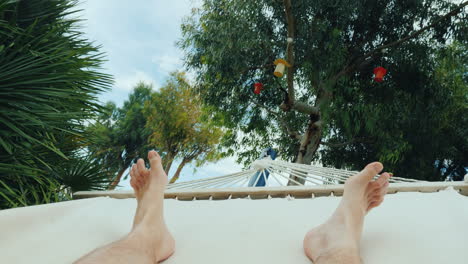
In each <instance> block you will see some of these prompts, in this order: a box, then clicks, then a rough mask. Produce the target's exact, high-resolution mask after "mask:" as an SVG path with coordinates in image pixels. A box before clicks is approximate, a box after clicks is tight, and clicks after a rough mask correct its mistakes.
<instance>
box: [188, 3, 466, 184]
mask: <svg viewBox="0 0 468 264" xmlns="http://www.w3.org/2000/svg"><path fill="white" fill-rule="evenodd" d="M467 4H468V2H463V3H461V4H459V5H455V4H453V3H451V2H450V1H444V0H428V1H370V0H360V1H355V2H353V5H349V2H348V1H340V0H338V1H322V0H315V1H305V0H302V1H301V0H297V1H290V0H284V1H283V2H280V1H270V0H262V1H242V0H234V1H224V0H205V1H204V2H203V6H202V8H200V9H194V10H193V13H192V16H191V17H189V18H188V19H187V20H186V22H185V23H184V24H183V25H182V32H183V40H182V41H181V42H180V43H179V45H180V46H181V47H182V48H183V49H185V51H186V58H185V61H186V64H187V65H188V67H189V69H191V70H194V71H195V72H196V73H197V75H198V79H197V86H196V87H197V88H198V90H199V92H200V94H201V96H202V98H203V99H204V101H205V103H207V104H209V105H211V106H213V107H214V108H215V109H218V110H219V111H220V112H223V113H224V114H225V115H226V121H227V122H226V125H227V126H228V127H229V128H230V129H231V131H232V132H231V133H228V136H227V137H226V138H225V140H224V144H225V145H226V146H228V147H230V148H231V151H232V150H234V149H245V150H244V151H242V152H240V153H238V156H239V159H240V160H242V161H244V162H245V163H249V162H250V161H252V160H253V159H255V158H256V156H257V155H258V150H259V149H261V148H263V147H266V146H271V145H272V146H276V147H278V148H279V149H280V150H281V152H282V156H283V158H285V159H288V160H292V161H294V162H297V163H305V164H310V162H311V161H312V160H313V159H318V158H320V157H322V162H323V163H324V164H326V165H327V164H329V165H334V166H336V167H346V168H351V169H358V168H360V167H361V166H362V164H364V163H367V162H369V161H372V160H376V159H377V160H381V161H382V162H384V163H385V165H386V167H387V168H388V169H390V170H391V171H393V172H395V173H398V175H399V176H404V177H411V178H419V177H425V178H427V179H431V180H434V179H441V178H442V177H441V176H440V173H438V174H437V173H435V172H433V171H434V164H435V161H436V160H444V159H450V160H451V161H454V162H455V160H457V162H460V161H461V160H463V161H461V162H462V163H463V162H465V164H466V162H467V161H466V158H460V157H459V156H457V157H458V158H454V156H453V155H451V154H450V155H449V154H447V153H450V151H449V150H448V148H450V147H451V146H447V145H445V144H444V143H443V142H444V141H443V140H442V137H443V133H442V132H441V131H442V130H447V129H449V126H447V125H443V124H446V123H443V124H440V122H442V121H441V120H442V119H443V118H442V117H444V116H448V115H449V116H450V118H449V119H450V120H453V119H454V118H453V117H454V113H455V112H459V111H461V110H460V108H458V110H457V111H454V110H453V109H452V110H450V108H448V107H446V103H447V102H451V101H454V100H458V102H460V100H462V101H463V102H465V103H466V98H460V97H454V96H452V92H453V91H454V90H457V89H458V90H459V88H457V87H455V86H452V85H442V80H441V79H439V78H437V76H436V75H435V73H436V72H437V70H438V69H439V67H440V62H439V61H438V60H437V59H436V58H438V56H439V53H440V52H441V51H442V50H444V49H446V48H447V46H448V45H450V43H452V42H453V41H460V42H461V43H466V34H465V33H466V28H467V27H466V23H467V22H466V21H467V19H466V16H467V14H466V12H464V8H465V6H466V5H467ZM287 38H289V39H290V41H289V42H288V41H287ZM465 55H466V54H465ZM465 57H466V56H465ZM276 58H284V59H286V60H287V61H288V62H289V63H290V64H291V65H292V66H291V67H289V68H287V78H282V79H277V78H276V77H274V76H273V75H272V72H273V67H274V65H272V63H273V61H274V60H275V59H276ZM439 58H440V57H439ZM377 66H385V67H386V68H388V70H389V73H388V74H387V76H386V78H385V81H384V82H383V83H375V82H374V81H372V69H373V68H374V67H377ZM465 72H466V71H465ZM254 82H261V83H263V85H264V87H265V90H264V91H263V92H261V93H260V94H259V95H254V94H253V93H252V87H251V86H252V84H253V83H254ZM462 84H463V85H465V86H466V76H465V77H464V79H463V80H462ZM442 94H443V95H445V97H440V95H442ZM457 105H460V104H457ZM431 115H434V117H436V118H433V119H431ZM418 121H421V122H418ZM434 127H436V128H437V129H434ZM421 131H424V133H425V134H426V137H425V138H426V140H427V139H430V140H431V144H432V143H434V142H437V144H434V145H436V146H437V148H436V149H435V151H430V153H431V154H430V155H415V154H416V153H420V152H423V151H424V148H422V146H423V144H422V142H421V141H420V139H421V138H418V136H417V135H418V134H420V133H421ZM460 136H461V135H460V133H459V134H457V138H458V139H460ZM426 142H427V141H426ZM320 147H321V148H320ZM426 147H427V144H426ZM319 148H320V149H321V151H320V153H319V152H317V151H318V150H319ZM343 151H345V154H344V155H343V154H342V153H343ZM460 153H461V152H458V154H457V155H460ZM319 154H320V155H319ZM436 154H437V155H436ZM457 164H458V165H461V164H460V163H457ZM419 169H423V171H419ZM428 171H431V174H430V175H425V174H424V173H425V172H428ZM418 175H420V176H418ZM293 179H294V180H296V181H298V182H302V181H303V180H302V179H297V178H293ZM290 183H292V182H290Z"/></svg>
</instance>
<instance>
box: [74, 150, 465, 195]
mask: <svg viewBox="0 0 468 264" xmlns="http://www.w3.org/2000/svg"><path fill="white" fill-rule="evenodd" d="M356 173H358V172H357V171H347V170H339V169H333V168H326V167H320V166H313V165H305V164H296V163H289V162H285V161H281V160H271V159H270V158H265V159H261V160H257V161H255V162H254V163H253V164H252V165H251V166H250V168H249V169H248V170H245V171H242V172H238V173H233V174H229V175H225V176H219V177H211V178H204V179H200V180H193V181H186V182H180V183H173V184H170V185H168V186H167V190H166V192H165V198H173V199H177V200H213V199H214V200H224V199H231V198H251V199H265V198H268V199H271V198H279V197H283V198H284V197H296V198H314V197H317V196H340V195H342V194H343V186H344V185H343V184H344V182H345V181H346V179H348V178H349V177H351V176H352V175H355V174H356ZM290 176H294V177H295V179H296V180H294V179H291V177H290ZM376 177H378V175H377V176H376ZM297 179H300V180H302V182H301V181H298V180H297ZM259 183H260V184H259ZM288 183H289V184H293V185H292V186H291V185H288ZM252 186H254V187H252ZM259 186H261V187H259ZM448 187H452V188H453V189H455V190H456V191H458V192H460V193H462V194H464V195H468V179H467V181H466V182H427V181H418V180H413V179H406V178H400V177H395V176H394V177H392V178H390V186H389V190H388V193H390V194H392V193H396V192H437V191H440V190H444V189H446V188H448ZM106 196H108V197H112V198H134V197H135V195H134V193H133V191H132V190H128V191H87V192H77V193H75V194H74V196H73V197H74V198H75V199H80V198H91V197H106Z"/></svg>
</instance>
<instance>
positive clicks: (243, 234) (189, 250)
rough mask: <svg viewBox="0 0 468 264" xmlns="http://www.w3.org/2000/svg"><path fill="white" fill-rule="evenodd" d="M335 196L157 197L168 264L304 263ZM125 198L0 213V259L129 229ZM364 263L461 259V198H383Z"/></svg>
mask: <svg viewBox="0 0 468 264" xmlns="http://www.w3.org/2000/svg"><path fill="white" fill-rule="evenodd" d="M339 199H340V198H339V197H322V198H315V199H294V200H287V199H272V200H247V199H238V200H224V201H190V202H188V201H176V200H166V201H165V214H166V219H167V224H168V225H169V228H170V230H171V231H172V233H173V235H174V237H175V239H176V244H177V245H176V247H177V248H176V252H175V254H174V255H173V256H172V257H171V258H170V259H169V260H167V261H166V262H165V264H172V263H203V264H209V263H213V264H219V263H223V264H224V263H256V264H257V263H271V264H275V263H278V264H279V263H281V264H284V263H297V264H301V263H304V264H306V263H310V262H309V261H308V260H307V258H306V257H305V255H304V254H303V251H302V239H303V236H304V234H305V233H306V232H307V230H309V229H310V228H312V227H314V226H316V225H318V224H320V223H322V222H323V221H324V220H326V219H327V217H328V216H329V215H330V214H331V213H332V212H333V210H334V208H335V207H336V206H337V204H338V202H339ZM135 206H136V201H135V199H125V200H117V199H111V198H94V199H86V200H78V201H71V202H63V203H57V204H50V205H41V206H33V207H28V208H19V209H10V210H4V211H0V263H15V264H21V263H28V264H29V263H35V264H36V263H44V264H54V263H57V264H63V263H71V262H72V261H73V260H75V259H77V258H79V257H80V256H81V255H83V254H85V253H87V252H88V251H90V250H92V249H93V248H96V247H98V246H101V245H103V244H106V243H108V242H111V241H113V240H116V239H118V238H120V237H122V236H123V235H125V234H126V232H128V231H129V229H130V226H131V223H132V218H133V214H134V210H135ZM362 257H363V259H364V263H371V264H374V263H382V264H385V263H392V264H394V263H400V264H401V263H425V264H429V263H437V264H439V263H467V259H468V199H467V197H465V196H461V195H459V194H458V193H456V192H455V191H453V190H447V191H443V192H439V193H398V194H394V195H388V196H387V198H386V200H385V202H384V203H383V205H382V206H381V207H379V208H376V209H374V210H373V211H372V212H370V214H369V215H368V216H367V218H366V223H365V228H364V234H363V237H362Z"/></svg>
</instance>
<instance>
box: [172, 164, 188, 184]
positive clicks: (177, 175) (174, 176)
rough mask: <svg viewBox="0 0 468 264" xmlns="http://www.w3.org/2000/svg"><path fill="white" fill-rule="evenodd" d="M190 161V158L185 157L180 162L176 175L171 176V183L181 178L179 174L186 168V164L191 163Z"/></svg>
mask: <svg viewBox="0 0 468 264" xmlns="http://www.w3.org/2000/svg"><path fill="white" fill-rule="evenodd" d="M189 162H190V161H189V160H186V159H183V160H182V162H181V163H180V164H179V167H177V170H176V172H175V173H174V175H173V176H172V178H171V181H170V182H169V183H174V182H176V181H177V180H178V179H179V176H180V172H181V171H182V169H183V168H184V166H185V165H186V164H187V163H189Z"/></svg>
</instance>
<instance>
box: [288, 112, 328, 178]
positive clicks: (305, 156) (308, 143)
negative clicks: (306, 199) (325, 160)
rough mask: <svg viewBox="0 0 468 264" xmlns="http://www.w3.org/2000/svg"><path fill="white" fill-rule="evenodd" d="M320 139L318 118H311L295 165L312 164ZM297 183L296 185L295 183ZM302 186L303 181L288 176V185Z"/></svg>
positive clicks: (320, 126) (320, 131)
mask: <svg viewBox="0 0 468 264" xmlns="http://www.w3.org/2000/svg"><path fill="white" fill-rule="evenodd" d="M321 139H322V123H321V121H320V120H318V118H314V117H311V120H310V122H309V126H308V128H307V130H306V132H305V133H304V135H303V136H302V140H301V144H300V147H299V152H298V154H297V158H296V161H295V163H300V164H307V165H310V164H311V163H312V159H313V157H314V155H315V153H316V152H317V149H318V147H319V146H320V140H321ZM296 182H297V183H296ZM298 183H299V184H304V183H305V179H303V178H300V177H297V176H295V175H290V179H289V182H288V185H299V184H298Z"/></svg>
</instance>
